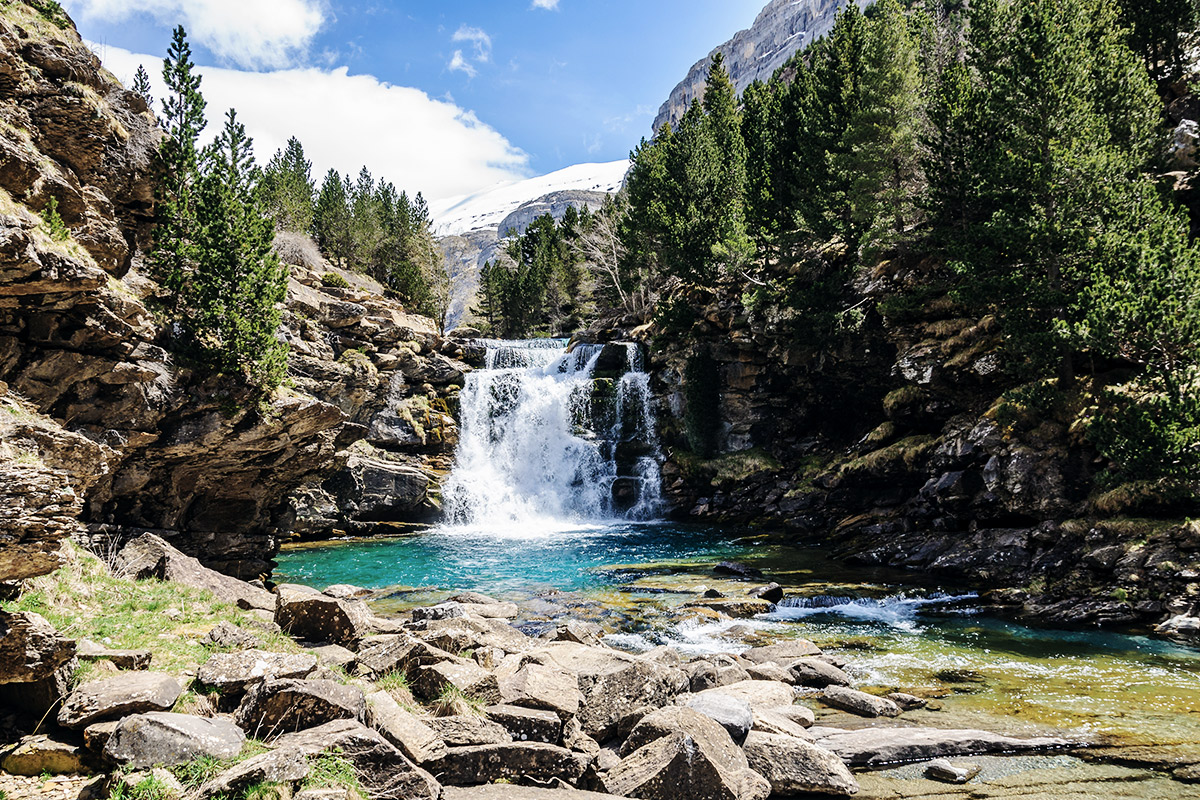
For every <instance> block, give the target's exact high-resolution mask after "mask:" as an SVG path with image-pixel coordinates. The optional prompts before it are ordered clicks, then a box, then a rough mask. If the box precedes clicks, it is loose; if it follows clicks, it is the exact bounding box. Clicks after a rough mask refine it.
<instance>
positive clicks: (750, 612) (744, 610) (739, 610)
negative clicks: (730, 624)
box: [683, 597, 774, 619]
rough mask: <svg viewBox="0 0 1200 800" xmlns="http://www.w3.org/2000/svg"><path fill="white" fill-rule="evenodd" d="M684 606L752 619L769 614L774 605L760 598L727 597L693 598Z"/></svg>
mask: <svg viewBox="0 0 1200 800" xmlns="http://www.w3.org/2000/svg"><path fill="white" fill-rule="evenodd" d="M683 607H684V608H703V609H708V610H710V611H715V612H717V613H718V614H724V615H726V616H728V617H734V618H737V619H750V618H751V617H754V616H756V615H758V614H768V613H770V611H771V609H772V608H774V606H773V605H772V604H771V603H769V602H767V601H766V600H759V599H758V598H753V597H751V598H745V599H741V600H739V599H736V598H725V599H718V600H693V601H692V602H690V603H684V605H683Z"/></svg>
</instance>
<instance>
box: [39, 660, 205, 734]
mask: <svg viewBox="0 0 1200 800" xmlns="http://www.w3.org/2000/svg"><path fill="white" fill-rule="evenodd" d="M182 693H183V689H182V687H180V685H179V683H178V682H177V681H176V680H175V679H174V678H172V677H171V676H170V675H163V674H162V673H158V672H126V673H124V674H122V675H118V676H117V677H115V678H107V679H105V680H102V681H93V682H92V683H85V684H84V685H83V686H80V687H79V688H78V689H76V690H75V691H73V692H72V693H71V695H70V696H69V697H68V698H67V700H66V702H65V703H63V706H62V708H61V709H60V710H59V712H58V724H59V725H61V726H63V727H64V728H71V729H73V730H81V729H83V728H86V727H87V726H89V725H91V724H93V723H96V722H104V721H106V720H110V719H117V718H118V717H124V716H128V715H129V714H140V713H142V712H146V711H167V710H169V709H170V708H171V706H173V705H175V701H176V700H178V699H179V695H181V694H182Z"/></svg>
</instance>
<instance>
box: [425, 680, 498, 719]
mask: <svg viewBox="0 0 1200 800" xmlns="http://www.w3.org/2000/svg"><path fill="white" fill-rule="evenodd" d="M485 708H487V703H485V702H484V701H483V700H480V699H479V698H478V697H471V696H470V695H468V694H464V693H463V691H462V690H461V689H459V688H458V687H457V686H447V687H446V688H444V689H442V693H441V695H439V696H438V699H437V700H434V701H433V703H432V704H431V705H430V709H431V710H432V711H433V715H434V716H435V717H458V716H465V715H471V716H476V717H482V716H483V710H484V709H485Z"/></svg>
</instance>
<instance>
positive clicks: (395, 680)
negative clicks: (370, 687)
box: [375, 669, 409, 693]
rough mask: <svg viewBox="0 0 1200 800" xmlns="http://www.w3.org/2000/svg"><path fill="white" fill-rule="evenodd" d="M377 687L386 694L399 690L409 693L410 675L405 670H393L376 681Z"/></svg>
mask: <svg viewBox="0 0 1200 800" xmlns="http://www.w3.org/2000/svg"><path fill="white" fill-rule="evenodd" d="M375 685H376V686H377V687H379V688H380V689H382V690H384V691H385V692H389V693H390V692H392V691H394V690H397V689H403V690H404V691H406V692H407V691H409V684H408V675H407V674H405V672H404V671H403V670H398V669H397V670H392V671H391V672H389V673H387V674H386V675H383V676H381V677H379V678H376V679H375Z"/></svg>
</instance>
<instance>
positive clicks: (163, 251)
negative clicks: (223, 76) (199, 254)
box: [153, 25, 205, 303]
mask: <svg viewBox="0 0 1200 800" xmlns="http://www.w3.org/2000/svg"><path fill="white" fill-rule="evenodd" d="M194 70H195V64H193V63H192V58H191V48H190V47H189V46H188V42H187V33H186V31H184V29H183V26H182V25H180V26H179V27H177V28H175V32H174V34H173V36H172V40H171V46H170V48H169V50H168V51H167V57H166V59H164V60H163V81H164V82H165V83H166V85H167V91H168V95H167V97H166V98H165V99H164V100H163V128H164V132H165V134H166V136H165V137H164V138H163V142H162V147H161V151H160V155H161V159H160V160H161V164H162V176H161V179H160V180H159V182H158V205H157V211H158V225H157V228H156V229H155V250H154V255H153V264H154V269H155V272H156V274H157V275H158V277H159V278H160V280H161V281H162V282H163V285H164V286H166V288H167V289H169V290H170V291H171V292H172V295H173V296H172V300H171V302H172V303H174V302H177V298H178V294H179V292H180V291H181V290H182V289H183V287H184V284H185V282H186V280H187V275H188V273H189V271H190V270H191V268H192V263H193V262H194V259H195V252H194V237H195V227H196V211H195V207H194V203H195V199H194V188H195V183H196V180H197V177H198V174H199V169H198V162H199V155H198V151H197V141H198V140H199V137H200V133H201V131H203V130H204V126H205V120H204V108H205V103H204V98H203V96H202V95H201V94H200V76H199V75H197V74H195V72H194Z"/></svg>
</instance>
